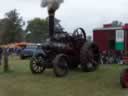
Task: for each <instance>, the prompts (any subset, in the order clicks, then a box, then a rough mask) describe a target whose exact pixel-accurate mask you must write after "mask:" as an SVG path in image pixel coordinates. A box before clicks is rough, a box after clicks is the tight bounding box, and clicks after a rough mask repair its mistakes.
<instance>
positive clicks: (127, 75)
mask: <svg viewBox="0 0 128 96" xmlns="http://www.w3.org/2000/svg"><path fill="white" fill-rule="evenodd" d="M122 77H123V83H124V85H125V86H126V88H128V72H124V74H123V76H122Z"/></svg>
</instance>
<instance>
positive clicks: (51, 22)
mask: <svg viewBox="0 0 128 96" xmlns="http://www.w3.org/2000/svg"><path fill="white" fill-rule="evenodd" d="M48 13H49V36H50V38H51V39H52V38H53V35H54V17H55V10H54V9H52V8H51V9H49V10H48Z"/></svg>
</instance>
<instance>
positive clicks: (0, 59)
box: [0, 47, 3, 65]
mask: <svg viewBox="0 0 128 96" xmlns="http://www.w3.org/2000/svg"><path fill="white" fill-rule="evenodd" d="M2 53H3V49H2V48H1V47H0V65H1V64H2Z"/></svg>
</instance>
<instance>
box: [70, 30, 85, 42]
mask: <svg viewBox="0 0 128 96" xmlns="http://www.w3.org/2000/svg"><path fill="white" fill-rule="evenodd" d="M72 36H73V37H74V38H75V39H80V40H81V39H83V40H86V33H85V31H84V29H83V28H77V29H76V30H74V32H73V35H72Z"/></svg>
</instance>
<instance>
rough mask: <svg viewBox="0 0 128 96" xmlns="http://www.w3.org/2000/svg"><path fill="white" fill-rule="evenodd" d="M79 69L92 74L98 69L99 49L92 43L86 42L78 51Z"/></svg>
mask: <svg viewBox="0 0 128 96" xmlns="http://www.w3.org/2000/svg"><path fill="white" fill-rule="evenodd" d="M80 63H81V69H82V71H84V72H92V71H95V70H96V69H97V68H98V65H99V63H100V52H99V48H98V46H97V45H96V44H94V43H91V42H90V43H89V42H86V43H85V44H84V45H83V47H82V49H81V51H80Z"/></svg>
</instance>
